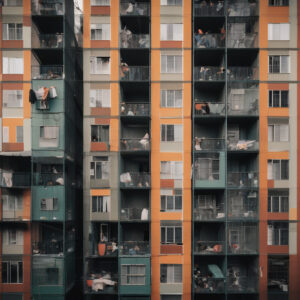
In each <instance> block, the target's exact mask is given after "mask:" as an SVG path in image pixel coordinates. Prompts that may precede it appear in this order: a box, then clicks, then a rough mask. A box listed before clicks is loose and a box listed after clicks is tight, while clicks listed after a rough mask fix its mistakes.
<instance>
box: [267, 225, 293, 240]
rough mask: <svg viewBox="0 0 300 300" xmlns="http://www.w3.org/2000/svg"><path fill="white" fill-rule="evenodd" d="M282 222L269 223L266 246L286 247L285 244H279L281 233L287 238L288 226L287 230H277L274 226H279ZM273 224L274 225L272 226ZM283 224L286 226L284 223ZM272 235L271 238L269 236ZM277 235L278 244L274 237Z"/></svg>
mask: <svg viewBox="0 0 300 300" xmlns="http://www.w3.org/2000/svg"><path fill="white" fill-rule="evenodd" d="M279 223H283V222H280V221H279V222H271V223H269V224H268V239H267V240H268V246H287V245H288V244H289V243H287V244H283V243H281V240H282V235H283V232H287V236H288V237H289V226H287V228H280V227H279V228H278V227H277V226H275V224H279ZM273 224H274V225H273ZM283 224H286V223H285V222H284V223H283ZM269 234H272V237H270V236H269ZM276 234H278V244H277V243H276V241H275V236H276Z"/></svg>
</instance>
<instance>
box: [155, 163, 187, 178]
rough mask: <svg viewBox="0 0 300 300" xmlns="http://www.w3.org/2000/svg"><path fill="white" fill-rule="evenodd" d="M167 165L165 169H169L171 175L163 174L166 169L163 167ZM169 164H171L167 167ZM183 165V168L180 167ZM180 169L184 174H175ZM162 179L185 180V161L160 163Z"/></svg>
mask: <svg viewBox="0 0 300 300" xmlns="http://www.w3.org/2000/svg"><path fill="white" fill-rule="evenodd" d="M164 164H166V167H165V168H168V169H169V171H170V173H164V172H162V169H163V168H164V167H163V165H164ZM167 164H170V165H169V166H167ZM179 165H181V166H179ZM178 168H181V171H182V173H181V174H178V173H177V172H175V171H176V170H177V171H178ZM160 179H174V180H182V179H183V161H161V162H160Z"/></svg>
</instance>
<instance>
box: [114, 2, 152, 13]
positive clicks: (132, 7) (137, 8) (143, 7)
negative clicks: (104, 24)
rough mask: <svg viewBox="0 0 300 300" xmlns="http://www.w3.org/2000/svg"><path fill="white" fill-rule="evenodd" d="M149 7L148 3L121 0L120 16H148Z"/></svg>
mask: <svg viewBox="0 0 300 300" xmlns="http://www.w3.org/2000/svg"><path fill="white" fill-rule="evenodd" d="M149 12H150V7H149V4H148V3H142V2H134V4H133V2H132V1H124V2H123V1H122V2H121V3H120V15H121V16H149Z"/></svg>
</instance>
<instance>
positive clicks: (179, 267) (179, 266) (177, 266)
mask: <svg viewBox="0 0 300 300" xmlns="http://www.w3.org/2000/svg"><path fill="white" fill-rule="evenodd" d="M168 268H172V269H173V278H168V273H171V272H170V271H169V272H168ZM164 269H165V270H164ZM179 270H180V274H177V276H178V277H180V280H179V281H177V280H176V276H175V275H176V272H178V271H179ZM163 273H165V274H163ZM182 273H183V270H182V264H161V265H160V283H163V284H178V283H182V279H183V278H182V277H183V276H182ZM163 275H165V281H164V280H163ZM170 279H172V280H170Z"/></svg>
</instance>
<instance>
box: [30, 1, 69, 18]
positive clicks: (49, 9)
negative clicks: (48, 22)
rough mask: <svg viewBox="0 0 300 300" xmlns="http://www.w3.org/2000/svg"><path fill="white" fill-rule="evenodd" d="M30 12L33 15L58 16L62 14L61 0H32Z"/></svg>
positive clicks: (62, 5)
mask: <svg viewBox="0 0 300 300" xmlns="http://www.w3.org/2000/svg"><path fill="white" fill-rule="evenodd" d="M32 14H33V15H51V16H59V15H63V14H64V4H63V1H55V2H54V1H53V0H42V1H38V0H33V1H32Z"/></svg>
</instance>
